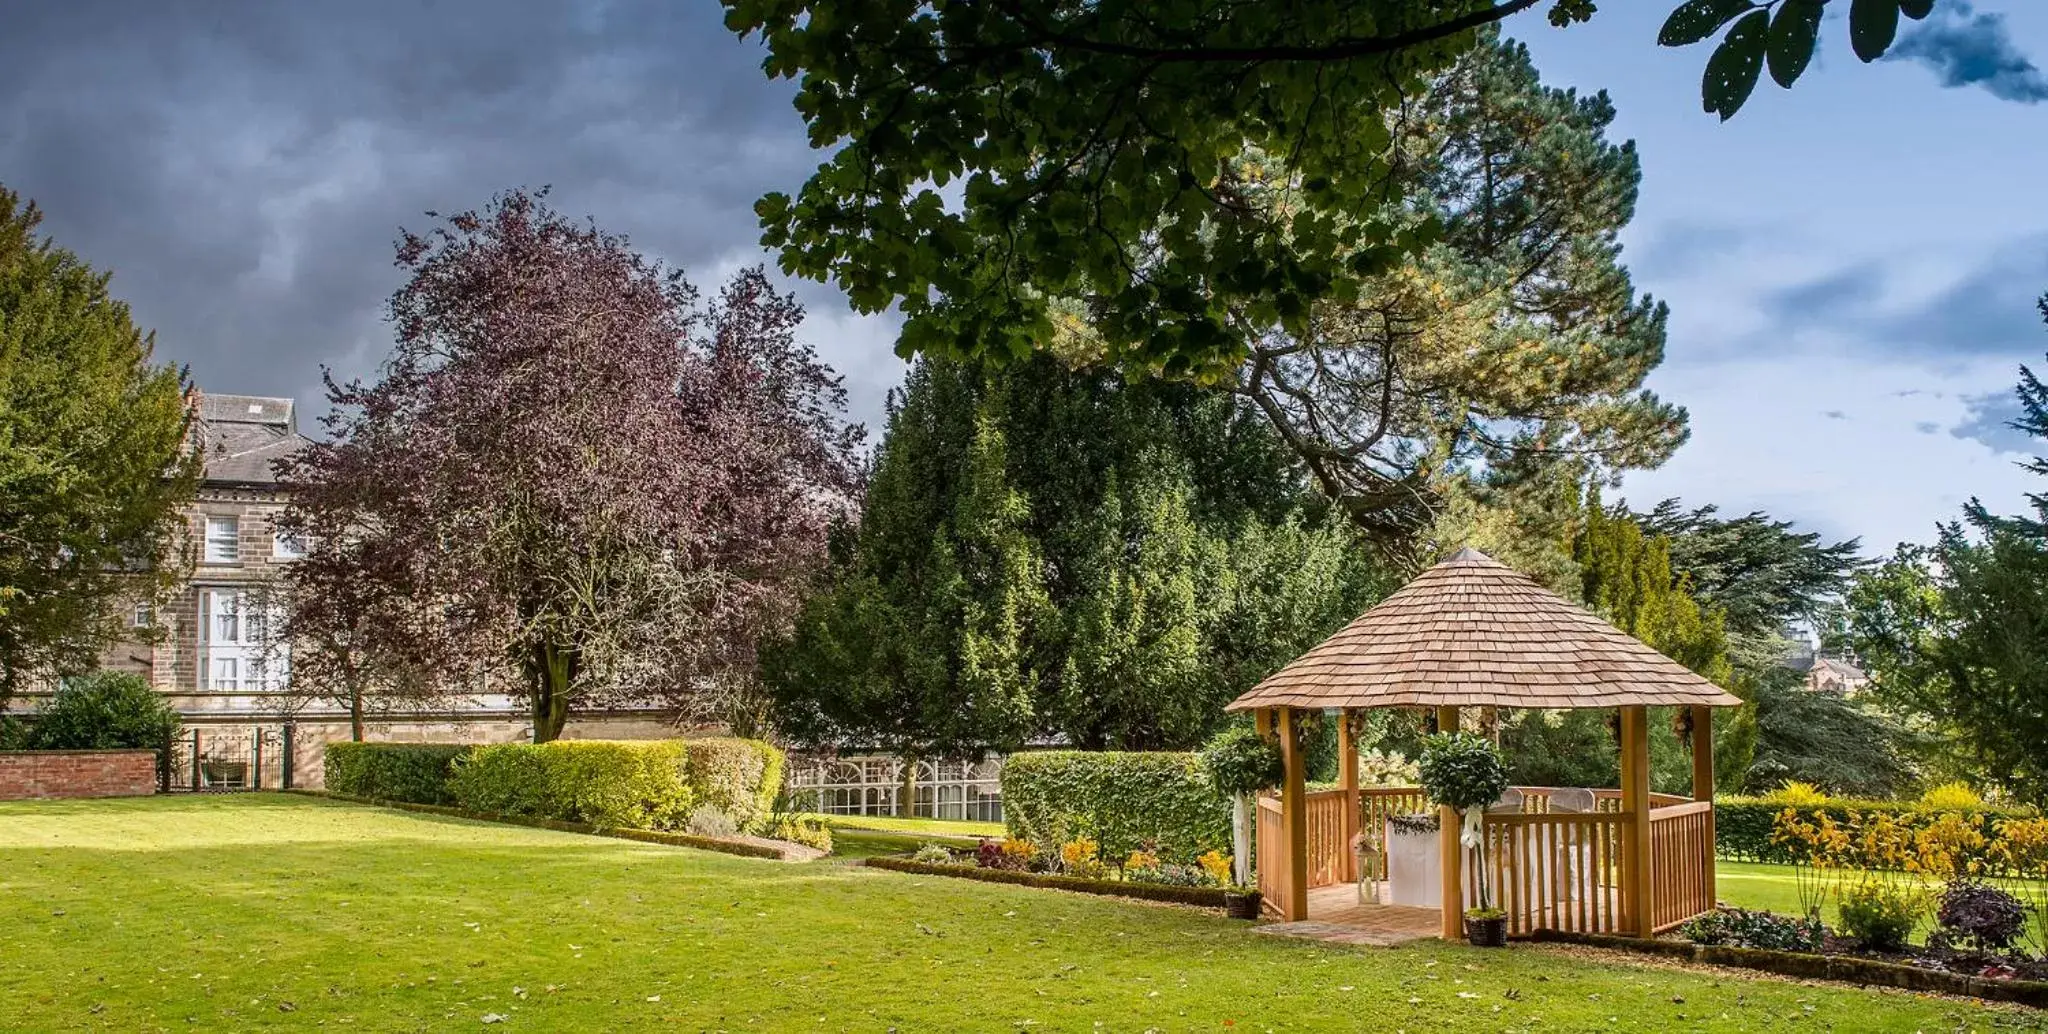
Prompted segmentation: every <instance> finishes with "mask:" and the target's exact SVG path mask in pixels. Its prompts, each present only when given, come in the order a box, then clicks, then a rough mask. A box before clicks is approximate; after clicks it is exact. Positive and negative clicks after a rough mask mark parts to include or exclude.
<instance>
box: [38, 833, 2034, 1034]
mask: <svg viewBox="0 0 2048 1034" xmlns="http://www.w3.org/2000/svg"><path fill="white" fill-rule="evenodd" d="M1617 958H1618V957H1617ZM488 1017H502V1022H501V1023H500V1024H497V1025H492V1026H489V1027H488V1028H485V1027H484V1026H483V1025H484V1024H485V1022H486V1019H487V1018H488ZM315 1027H324V1028H330V1029H348V1030H364V1031H425V1030H434V1031H442V1030H471V1029H490V1030H506V1031H518V1030H529V1031H603V1030H641V1029H664V1030H666V1029H676V1030H734V1031H740V1030H745V1031H762V1030H804V1031H837V1030H858V1031H886V1030H891V1029H895V1030H901V1031H905V1032H912V1031H988V1030H1021V1029H1027V1028H1035V1029H1038V1030H1054V1031H1067V1030H1079V1031H1097V1030H1101V1031H1142V1030H1147V1029H1151V1030H1158V1031H1185V1030H1215V1031H1224V1030H1233V1031H1266V1030H1275V1031H1277V1030H1317V1031H1322V1030H1371V1031H1397V1030H1405V1031H1429V1030H1443V1031H1460V1032H1472V1031H1506V1030H1528V1031H1602V1032H1607V1031H1622V1030H1674V1029H1678V1030H1708V1031H1722V1030H1774V1031H1808V1030H1843V1031H1916V1030H1926V1031H1935V1030H1941V1031H1953V1030H1993V1029H2000V1030H2016V1029H2028V1030H2042V1029H2048V1015H2044V1014H2041V1013H2028V1012H2024V1011H2018V1010H2013V1009H2006V1008H1997V1007H1987V1006H1983V1005H1979V1004H1976V1003H1969V1002H1956V1001H1945V1000H1936V999H1928V998H1923V997H1918V996H1914V995H1909V994H1904V993H1900V992H1889V991H1884V992H1879V991H1858V990H1853V989H1847V988H1838V987H1818V986H1808V985H1801V984H1795V983H1788V982H1780V981H1777V980H1772V979H1766V978H1754V979H1752V978H1749V977H1747V976H1732V975H1729V974H1725V973H1696V972H1686V971H1678V970H1673V969H1670V968H1661V967H1654V966H1649V965H1641V964H1637V963H1634V962H1629V961H1619V962H1609V961H1587V960H1585V959H1583V958H1579V957H1575V956H1573V955H1571V954H1568V953H1567V952H1565V951H1563V950H1559V949H1549V948H1535V947H1527V946H1524V947H1517V948H1514V949H1511V950H1508V951H1504V952H1484V951H1476V950H1473V949H1468V948H1462V947H1454V946H1444V945H1438V944H1435V943H1430V944H1427V945H1421V946H1414V947H1409V948H1403V949H1393V950H1387V949H1353V948H1343V947H1336V946H1326V945H1320V944H1312V943H1305V942H1296V941H1287V940H1281V939H1277V938H1268V937H1263V936H1258V935H1254V934H1252V933H1250V932H1248V929H1247V927H1246V926H1245V924H1242V923H1234V922H1231V921H1229V920H1225V919H1221V918H1217V917H1214V916H1212V915H1209V914H1205V913H1201V912H1197V911H1193V910H1188V909H1180V908H1172V907H1162V906H1148V905H1141V904H1133V903H1126V902H1120V901H1114V900H1109V899H1102V898H1093V897H1087V896H1083V895H1072V894H1062V893H1057V892H1051V891H1038V890H1030V889H1025V888H1013V887H1005V886H997V885H990V884H980V883H972V882H968V881H958V880H947V879H943V878H926V877H916V876H909V875H902V874H896V873H887V872H880V871H875V870H869V869H865V868H862V867H857V866H849V865H845V864H833V863H822V864H810V865H788V864H781V863H774V862H763V861H754V860H749V859H741V858H733V857H729V856H725V855H718V854H708V853H704V852H698V851H691V850H686V849H679V848H669V847H660V846H655V845H648V844H638V843H633V842H630V841H620V840H610V839H604V838H598V837H583V836H577V835H573V834H565V833H553V832H548V831H544V830H535V829H526V828H522V827H514V826H500V825H490V824H483V823H473V822H467V821H462V820H456V819H446V818H440V817H435V816H427V815H419V814H413V813H408V812H399V811H394V810H385V809H377V808H369V807H360V806H355V805H348V804H341V803H335V802H328V801H320V800H315V799H308V798H298V797H285V796H270V795H254V794H252V795H240V796H229V797H208V798H188V797H180V798H156V799H147V798H145V799H137V800H123V801H94V802H44V803H17V804H0V1030H8V1031H13V1030H26V1031H57V1030H99V1029H104V1030H120V1031H149V1030H180V1031H198V1030H218V1031H240V1030H311V1029H313V1028H315Z"/></svg>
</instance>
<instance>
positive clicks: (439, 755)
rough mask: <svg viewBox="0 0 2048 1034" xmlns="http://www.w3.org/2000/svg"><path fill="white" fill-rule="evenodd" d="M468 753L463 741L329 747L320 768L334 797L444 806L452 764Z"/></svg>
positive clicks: (450, 801)
mask: <svg viewBox="0 0 2048 1034" xmlns="http://www.w3.org/2000/svg"><path fill="white" fill-rule="evenodd" d="M474 749H475V748H474V747H472V746H471V745H469V744H467V743H330V744H328V745H327V751H326V757H325V759H324V760H323V763H322V767H323V769H324V770H325V772H326V776H327V789H328V790H330V791H332V792H334V793H339V794H347V795H348V796H350V797H367V798H369V799H371V800H377V801H405V802H408V803H412V804H440V805H450V804H454V803H455V795H454V794H453V793H451V792H449V789H448V779H449V777H450V776H451V775H453V774H454V768H455V761H456V759H458V758H461V757H464V756H467V755H468V754H469V752H470V751H471V750H474Z"/></svg>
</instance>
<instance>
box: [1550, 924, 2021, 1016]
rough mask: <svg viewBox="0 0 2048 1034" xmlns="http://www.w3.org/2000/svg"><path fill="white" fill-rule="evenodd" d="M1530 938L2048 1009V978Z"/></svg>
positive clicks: (1705, 947)
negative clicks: (1998, 976)
mask: <svg viewBox="0 0 2048 1034" xmlns="http://www.w3.org/2000/svg"><path fill="white" fill-rule="evenodd" d="M1526 939H1527V940H1529V941H1533V942H1538V943H1552V944H1583V945H1586V946H1588V947H1594V948H1618V949H1620V950H1622V951H1631V952H1635V953H1637V954H1642V955H1663V956H1665V957H1667V958H1676V959H1684V960H1687V961H1691V962H1702V963H1707V964H1710V965H1715V966H1733V967H1736V968H1738V969H1754V970H1761V971H1763V972H1767V973H1776V974H1778V975H1779V976H1788V977H1804V978H1808V979H1817V980H1832V981H1837V982H1841V983H1849V984H1862V985H1874V986H1878V987H1896V988H1900V989H1902V990H1906V991H1932V992H1937V993H1940V994H1952V995H1964V996H1967V997H1970V998H1982V999H1985V1000H1986V1001H1993V1002H2012V1003H2015V1004H2019V1005H2027V1006H2032V1007H2034V1008H2037V1009H2048V981H2040V980H1991V979H1987V978H1985V977H1976V976H1969V975H1967V974H1963V973H1946V972H1943V971H1941V970H1934V969H1921V968H1919V967H1917V966H1902V965H1899V964H1898V963H1895V962H1880V961H1877V960H1875V959H1857V958H1849V957H1846V956H1841V955H1818V954H1809V953H1807V952H1798V951H1773V950H1770V949H1767V948H1736V947H1730V946H1728V945H1724V944H1695V943H1693V942H1691V941H1672V940H1647V941H1646V940H1639V939H1637V938H1634V937H1622V936H1620V935H1617V934H1594V933H1566V932H1563V931H1558V930H1536V931H1534V932H1532V933H1531V934H1530V935H1529V936H1528V937H1527V938H1526Z"/></svg>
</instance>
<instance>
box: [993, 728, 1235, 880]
mask: <svg viewBox="0 0 2048 1034" xmlns="http://www.w3.org/2000/svg"><path fill="white" fill-rule="evenodd" d="M1003 816H1004V824H1005V825H1007V826H1008V827H1009V830H1010V833H1011V835H1013V836H1018V837H1024V838H1027V839H1034V840H1058V841H1066V840H1072V839H1076V838H1079V837H1087V838H1089V839H1091V840H1094V841H1095V842H1096V843H1097V844H1099V845H1100V849H1101V854H1102V857H1104V858H1108V859H1122V858H1124V857H1125V856H1126V855H1128V854H1129V853H1130V852H1132V851H1135V850H1137V849H1139V848H1141V847H1147V846H1149V847H1150V848H1151V849H1152V850H1154V851H1156V852H1157V853H1158V855H1159V856H1160V858H1162V859H1165V860H1167V861H1175V862H1188V861H1193V860H1194V858H1195V857H1196V856H1198V855H1200V854H1202V853H1203V852H1204V851H1210V850H1220V851H1223V852H1224V853H1226V854H1228V853H1229V852H1230V803H1229V801H1228V800H1226V799H1225V798H1224V796H1223V795H1222V794H1220V793H1218V792H1216V790H1215V789H1214V788H1212V787H1211V786H1210V785H1209V781H1208V779H1207V778H1206V777H1204V776H1203V774H1202V768H1201V762H1200V759H1199V755H1196V754H1191V753H1166V752H1145V753H1136V752H1120V751H1074V750H1048V751H1034V752H1030V753H1023V754H1012V755H1011V756H1010V757H1009V758H1008V760H1006V761H1004V762H1003Z"/></svg>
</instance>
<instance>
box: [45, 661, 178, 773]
mask: <svg viewBox="0 0 2048 1034" xmlns="http://www.w3.org/2000/svg"><path fill="white" fill-rule="evenodd" d="M179 722H180V719H179V717H178V712H177V710H176V709H175V708H173V707H172V706H171V705H170V704H169V703H166V702H165V701H164V697H163V694H161V693H158V692H157V691H156V690H154V689H151V688H150V686H149V683H148V682H146V681H144V680H143V678H142V676H140V675H131V674H129V673H127V672H118V671H100V672H94V673H92V674H90V675H80V676H78V677H76V678H69V679H65V680H64V682H63V684H62V685H59V686H58V687H57V692H56V693H55V694H54V695H52V696H51V697H50V702H49V703H48V704H45V705H44V706H43V709H42V710H41V711H38V712H36V715H35V721H34V722H33V723H31V724H30V725H29V727H28V729H27V730H26V732H25V733H23V734H22V736H21V739H22V747H23V748H25V749H27V750H154V751H157V752H159V753H158V759H159V762H161V759H162V753H161V752H162V751H163V749H164V747H165V746H166V745H168V744H169V743H170V740H171V737H172V736H174V735H176V734H177V732H178V725H179Z"/></svg>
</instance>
